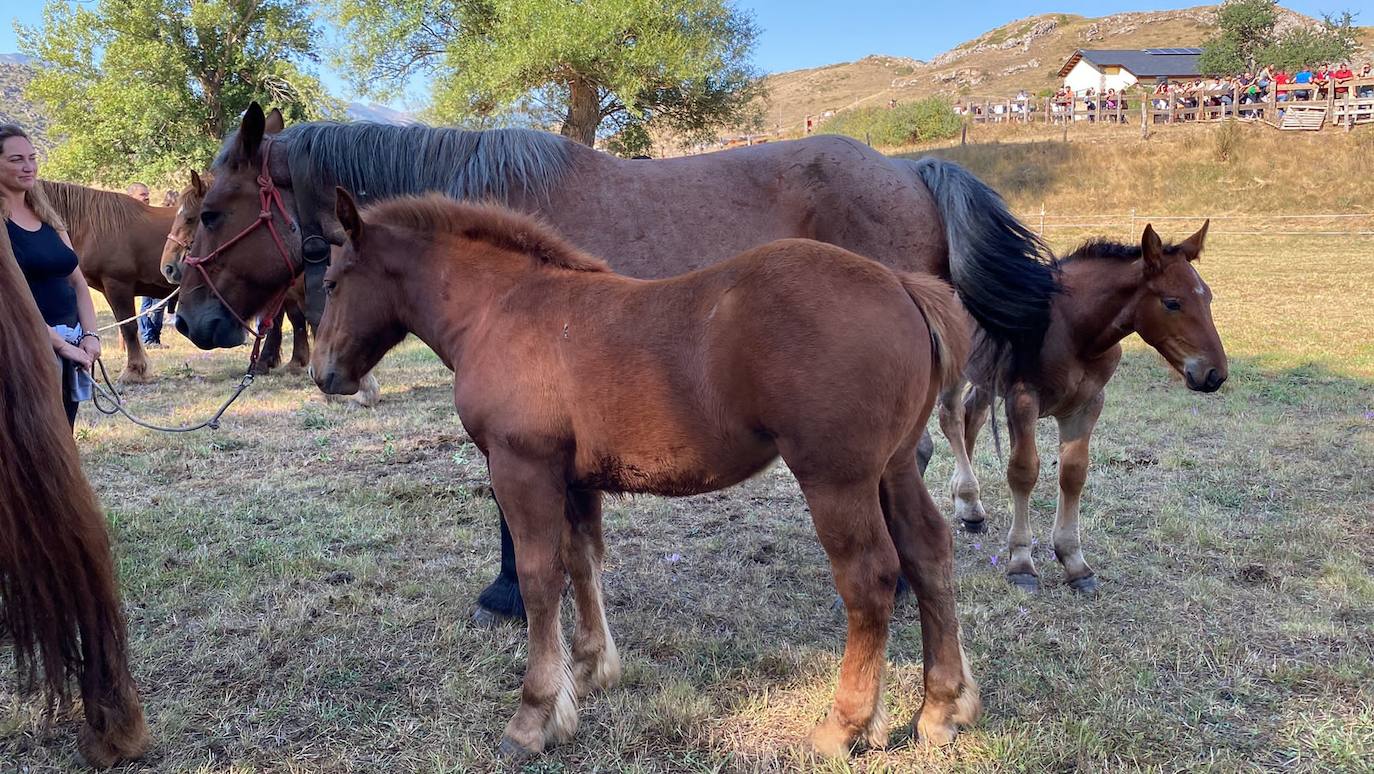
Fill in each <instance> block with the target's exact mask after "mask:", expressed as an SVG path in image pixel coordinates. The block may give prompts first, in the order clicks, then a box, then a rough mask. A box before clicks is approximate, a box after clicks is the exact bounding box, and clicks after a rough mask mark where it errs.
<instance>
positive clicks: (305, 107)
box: [19, 0, 339, 185]
mask: <svg viewBox="0 0 1374 774" xmlns="http://www.w3.org/2000/svg"><path fill="white" fill-rule="evenodd" d="M317 38H318V30H317V29H316V27H315V24H314V22H313V21H312V17H311V7H310V5H309V3H307V2H306V0H256V1H255V0H99V2H97V3H95V4H93V5H87V4H70V3H67V2H61V1H60V0H50V2H49V3H48V4H47V5H46V6H45V7H44V9H43V21H42V23H41V24H39V25H38V26H36V27H20V28H19V45H20V49H21V50H22V51H24V53H26V54H29V55H30V56H32V57H33V58H34V60H35V65H36V67H35V75H34V77H33V79H32V81H31V82H30V83H29V85H28V89H27V94H28V96H29V97H30V98H31V99H33V100H34V101H35V102H36V103H38V104H39V105H40V106H41V107H42V109H43V110H44V112H45V113H46V114H47V115H48V116H49V119H50V125H49V127H48V133H49V135H51V136H53V138H54V139H55V140H56V141H57V142H58V145H57V146H56V147H55V148H54V149H53V150H52V152H51V153H50V154H49V159H48V164H47V169H46V171H45V174H46V175H49V176H52V177H59V178H68V179H76V180H83V181H88V182H96V183H105V184H111V185H119V184H122V183H125V182H127V181H129V180H132V179H142V180H146V181H155V180H167V179H169V178H170V177H172V176H173V175H177V174H179V173H180V171H182V170H185V169H204V168H205V167H206V166H207V165H208V163H209V162H210V160H211V157H212V156H213V153H214V151H215V149H216V148H217V147H218V144H219V141H220V139H221V138H222V137H223V136H224V134H225V133H226V132H227V131H228V130H229V129H232V128H233V127H234V125H235V124H236V122H237V119H238V116H239V115H240V113H242V111H243V110H244V109H245V108H246V107H247V106H248V103H249V102H250V101H251V100H253V99H258V100H262V101H264V102H267V103H269V104H271V105H275V106H277V107H279V108H280V109H281V110H282V112H283V113H285V114H286V116H287V117H288V120H292V119H294V120H304V119H309V118H318V117H321V116H324V115H328V114H332V113H333V112H335V111H337V110H339V106H338V105H337V104H336V103H335V102H334V101H333V100H331V99H330V98H329V97H328V96H327V95H326V94H325V92H324V89H323V87H322V86H321V85H320V83H319V80H318V79H317V78H316V77H315V76H314V75H313V74H312V73H311V72H310V71H309V69H308V68H309V66H310V65H311V63H313V62H314V61H315V60H316V54H315V43H316V40H317Z"/></svg>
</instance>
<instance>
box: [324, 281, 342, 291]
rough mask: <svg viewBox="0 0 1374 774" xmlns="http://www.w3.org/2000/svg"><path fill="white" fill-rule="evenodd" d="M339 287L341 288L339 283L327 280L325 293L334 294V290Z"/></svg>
mask: <svg viewBox="0 0 1374 774" xmlns="http://www.w3.org/2000/svg"><path fill="white" fill-rule="evenodd" d="M338 286H339V283H337V282H335V281H334V280H332V279H327V280H325V281H324V292H326V293H333V292H334V288H336V287H338Z"/></svg>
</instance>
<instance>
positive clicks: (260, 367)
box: [252, 309, 286, 375]
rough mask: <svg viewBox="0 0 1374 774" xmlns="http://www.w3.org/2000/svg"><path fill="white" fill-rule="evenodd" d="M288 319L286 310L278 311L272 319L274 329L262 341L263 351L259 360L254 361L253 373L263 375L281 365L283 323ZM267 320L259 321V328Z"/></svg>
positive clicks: (269, 330) (259, 354)
mask: <svg viewBox="0 0 1374 774" xmlns="http://www.w3.org/2000/svg"><path fill="white" fill-rule="evenodd" d="M285 317H286V310H285V309H278V310H277V314H276V316H275V317H273V318H272V320H271V323H272V327H271V328H269V329H268V330H267V335H266V336H264V337H263V339H262V350H261V351H260V352H259V353H258V359H257V360H255V361H253V366H252V371H253V373H255V374H258V375H262V374H266V373H270V372H271V371H272V369H273V368H276V367H277V366H279V365H281V322H282V320H283V319H284V318H285ZM264 322H267V320H259V321H258V326H259V328H261V326H262V324H263V323H264Z"/></svg>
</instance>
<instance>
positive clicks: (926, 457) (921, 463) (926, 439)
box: [916, 430, 935, 477]
mask: <svg viewBox="0 0 1374 774" xmlns="http://www.w3.org/2000/svg"><path fill="white" fill-rule="evenodd" d="M934 456H935V439H933V438H931V437H930V431H929V430H923V431H921V441H920V443H918V444H916V467H917V468H919V469H920V471H921V476H922V477H924V476H925V474H926V468H928V467H930V458H931V457H934Z"/></svg>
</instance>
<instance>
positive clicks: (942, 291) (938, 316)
mask: <svg viewBox="0 0 1374 774" xmlns="http://www.w3.org/2000/svg"><path fill="white" fill-rule="evenodd" d="M900 277H901V280H902V287H903V288H905V289H906V294H907V295H908V296H911V300H912V301H913V302H914V303H915V304H916V308H917V309H919V310H920V311H921V316H922V317H924V318H925V320H926V327H927V328H929V329H930V349H931V354H932V355H934V357H935V363H936V366H937V368H938V371H937V373H938V374H939V377H940V387H941V389H949V388H950V387H953V386H954V385H956V384H958V383H959V382H960V380H962V379H963V378H964V364H965V363H966V362H967V361H968V356H969V348H970V346H971V338H970V334H969V330H968V325H967V322H966V320H967V314H966V313H965V312H964V309H963V307H962V306H961V305H960V304H959V297H958V296H956V295H955V294H954V288H952V287H950V284H949V283H948V282H945V281H944V280H942V279H939V278H938V277H932V276H930V275H928V274H914V273H910V272H903V273H902V274H901V275H900Z"/></svg>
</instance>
